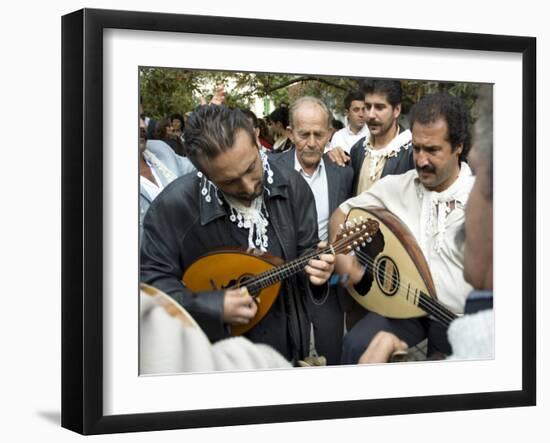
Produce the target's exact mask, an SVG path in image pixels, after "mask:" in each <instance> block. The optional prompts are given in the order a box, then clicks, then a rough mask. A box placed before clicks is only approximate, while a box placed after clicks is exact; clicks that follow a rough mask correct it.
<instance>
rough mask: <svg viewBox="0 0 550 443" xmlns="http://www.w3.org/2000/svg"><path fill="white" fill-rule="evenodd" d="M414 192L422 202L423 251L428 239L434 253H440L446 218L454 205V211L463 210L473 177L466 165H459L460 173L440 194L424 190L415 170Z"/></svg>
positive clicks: (421, 234) (421, 228)
mask: <svg viewBox="0 0 550 443" xmlns="http://www.w3.org/2000/svg"><path fill="white" fill-rule="evenodd" d="M414 182H415V185H416V192H417V195H418V197H419V199H420V200H421V201H422V210H421V216H420V217H421V220H420V243H421V245H422V246H423V248H422V249H423V250H424V251H427V249H426V245H427V243H428V240H429V239H430V238H433V240H434V241H433V247H434V249H435V250H436V252H438V253H441V248H442V247H443V244H444V241H445V231H446V230H447V216H448V215H449V214H450V212H451V210H452V208H453V205H452V203H454V209H459V208H460V209H464V207H465V206H466V202H467V200H468V196H469V194H470V191H471V189H472V186H473V184H474V176H473V175H472V171H471V169H470V167H469V166H468V164H466V163H465V162H462V163H461V164H460V172H459V174H458V177H457V179H456V180H455V181H454V182H453V184H452V185H451V186H449V187H448V188H447V189H445V190H444V191H442V192H436V191H430V190H429V189H426V187H424V185H423V184H422V183H421V182H420V179H419V178H418V171H416V170H415V179H414Z"/></svg>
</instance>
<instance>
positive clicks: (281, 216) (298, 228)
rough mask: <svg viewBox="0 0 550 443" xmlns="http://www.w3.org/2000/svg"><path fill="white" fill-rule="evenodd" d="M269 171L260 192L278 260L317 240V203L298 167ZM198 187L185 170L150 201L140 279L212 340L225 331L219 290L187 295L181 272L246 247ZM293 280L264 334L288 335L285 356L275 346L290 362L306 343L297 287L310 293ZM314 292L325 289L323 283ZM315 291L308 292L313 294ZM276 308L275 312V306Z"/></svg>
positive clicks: (221, 210)
mask: <svg viewBox="0 0 550 443" xmlns="http://www.w3.org/2000/svg"><path fill="white" fill-rule="evenodd" d="M271 168H272V170H273V173H274V175H273V183H272V184H267V183H266V187H267V189H268V191H269V192H264V196H265V198H266V206H267V210H268V213H269V222H270V224H271V225H272V226H273V228H274V230H275V233H276V237H277V240H278V242H279V244H280V247H281V249H282V251H283V257H282V258H283V259H284V260H285V261H288V260H292V259H294V258H297V257H299V256H302V255H304V254H305V253H307V252H308V251H310V250H312V249H313V248H315V247H316V245H317V243H318V241H319V240H318V233H317V212H316V209H315V200H314V198H313V194H312V192H311V190H310V188H309V186H308V185H307V183H306V182H305V181H304V180H303V179H302V178H301V177H300V176H299V174H298V173H296V171H294V170H284V169H281V168H279V167H278V166H277V165H275V164H274V163H273V162H271ZM199 185H200V180H199V178H198V177H197V176H196V174H195V173H191V174H188V175H185V176H183V177H180V178H178V179H177V180H175V181H174V182H172V183H171V184H170V185H169V186H168V187H166V188H165V189H164V190H163V192H162V193H161V194H160V195H159V196H158V197H157V198H156V199H155V200H154V201H153V203H152V205H151V207H150V208H149V210H148V212H147V214H146V216H145V219H144V224H143V238H142V243H141V280H142V281H143V282H145V283H149V284H151V285H152V286H155V287H157V288H159V289H161V290H162V291H164V292H166V293H167V294H168V295H170V296H172V297H173V298H174V299H175V300H176V301H178V302H179V303H180V304H181V305H182V306H183V307H184V308H185V309H187V310H188V311H189V312H190V313H191V315H192V316H193V317H194V318H195V320H196V321H197V322H198V323H199V325H200V326H201V327H202V329H203V330H204V332H205V333H206V334H207V335H208V337H209V338H210V340H211V341H216V340H219V339H221V338H224V337H226V336H228V330H227V328H226V325H224V323H223V320H222V315H223V291H211V292H202V293H200V295H197V294H193V293H191V292H190V291H189V290H188V289H187V288H186V287H185V286H184V285H183V284H182V282H181V278H182V275H183V273H184V271H185V269H186V268H187V267H188V266H189V265H191V264H192V263H193V262H194V261H195V260H196V259H197V258H199V257H200V256H202V255H204V254H205V253H207V252H211V251H213V250H215V249H219V248H224V247H228V246H246V245H237V244H235V239H234V237H233V236H231V234H230V229H229V228H230V227H231V226H229V224H231V221H229V218H228V215H227V212H226V209H225V208H224V207H223V206H222V205H220V204H219V203H218V201H217V199H216V198H215V196H213V198H212V200H211V202H210V203H207V202H206V201H205V199H204V198H203V197H202V196H201V194H200V189H199ZM271 242H272V240H271V239H270V244H271ZM268 249H269V248H268ZM298 280H300V281H301V282H300V285H299V286H298V287H299V288H300V289H299V291H296V290H295V289H296V287H297V285H296V283H297V282H296V281H293V280H290V281H287V284H286V285H285V286H284V289H283V291H282V292H281V294H280V295H279V297H278V299H281V298H284V299H285V300H284V302H285V307H284V311H283V312H282V314H280V315H279V317H280V322H281V323H282V322H284V323H286V324H281V325H280V328H281V329H279V330H278V331H270V333H271V334H285V333H286V334H288V335H289V336H290V337H289V338H287V339H286V340H287V341H290V343H291V345H290V348H291V354H289V353H288V352H285V351H284V350H282V349H278V350H279V351H280V352H282V353H283V355H285V354H286V355H285V356H286V357H287V358H288V359H296V358H303V357H304V356H305V355H306V353H307V347H308V346H309V323H308V320H307V315H306V313H305V310H304V308H303V290H305V291H311V288H310V285H309V284H307V283H305V282H306V281H308V280H307V277H306V276H305V274H304V273H301V274H300V275H299V278H298ZM318 290H326V286H321V287H319V289H318ZM318 290H316V289H314V292H317V291H318ZM298 292H300V295H299V294H298ZM274 309H277V307H276V305H275V304H274V305H273V307H272V310H274ZM270 314H271V312H270ZM268 315H269V314H268ZM263 321H264V320H262V322H263ZM262 322H260V323H259V324H258V325H257V326H255V328H253V330H254V329H257V328H258V327H259V326H261V325H262ZM271 328H272V329H273V327H271ZM285 331H286V332H285ZM266 333H267V332H264V335H265V334H266ZM251 339H252V340H253V341H254V339H253V338H251ZM261 341H264V340H261ZM264 342H269V340H266V341H264ZM275 347H276V348H277V346H276V345H275Z"/></svg>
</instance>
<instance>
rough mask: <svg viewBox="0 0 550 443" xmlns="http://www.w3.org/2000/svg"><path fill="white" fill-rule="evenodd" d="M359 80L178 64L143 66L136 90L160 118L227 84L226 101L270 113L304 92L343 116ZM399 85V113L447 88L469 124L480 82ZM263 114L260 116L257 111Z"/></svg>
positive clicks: (149, 111)
mask: <svg viewBox="0 0 550 443" xmlns="http://www.w3.org/2000/svg"><path fill="white" fill-rule="evenodd" d="M362 80H363V79H359V78H345V77H333V76H316V75H294V74H265V73H252V72H222V71H194V70H186V69H179V68H142V69H141V71H140V93H141V99H142V104H143V109H144V111H145V113H146V114H147V115H149V116H150V117H152V118H154V119H160V118H162V117H164V116H167V115H169V114H171V113H173V112H179V113H181V114H185V113H187V112H189V111H192V110H193V109H194V108H195V107H196V106H198V105H199V104H201V98H202V100H204V101H205V102H208V101H210V99H211V97H212V94H213V91H214V89H215V86H216V85H220V84H223V85H224V87H225V92H226V96H225V104H226V105H228V106H234V107H246V108H250V107H252V106H253V104H254V103H255V102H256V101H257V100H258V99H259V100H264V103H269V104H270V105H269V106H265V107H264V109H263V111H264V113H268V112H270V111H271V110H273V108H274V107H275V106H278V105H279V104H281V103H287V104H290V103H292V102H293V101H294V100H295V99H296V98H298V97H301V96H303V95H313V96H316V97H319V98H321V99H322V100H324V101H325V102H326V103H327V105H328V106H329V108H330V109H332V110H333V112H334V113H336V114H343V103H344V98H345V96H346V95H347V94H348V93H349V92H351V91H353V90H356V89H358V87H359V85H360V83H361V81H362ZM402 86H403V103H402V108H403V114H407V113H408V112H409V110H410V108H411V106H412V105H413V104H414V103H415V102H417V101H418V100H419V99H420V98H421V97H422V96H424V95H425V94H428V93H431V92H436V91H446V92H448V93H450V94H452V95H456V96H460V97H462V98H463V99H464V101H465V103H466V106H467V107H468V108H469V109H470V118H471V121H472V122H473V121H474V120H475V119H476V117H477V115H476V112H477V109H476V106H474V105H475V103H476V101H477V97H478V95H479V91H480V87H481V85H479V84H474V83H458V82H437V81H420V80H405V81H403V82H402ZM260 116H262V115H260Z"/></svg>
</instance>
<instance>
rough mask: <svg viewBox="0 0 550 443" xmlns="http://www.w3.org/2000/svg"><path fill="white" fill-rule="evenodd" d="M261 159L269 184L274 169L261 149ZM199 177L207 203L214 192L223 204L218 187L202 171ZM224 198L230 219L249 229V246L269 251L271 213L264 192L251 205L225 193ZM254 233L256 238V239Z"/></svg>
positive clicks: (202, 193) (271, 181)
mask: <svg viewBox="0 0 550 443" xmlns="http://www.w3.org/2000/svg"><path fill="white" fill-rule="evenodd" d="M259 153H260V159H261V161H262V169H263V171H264V174H265V175H266V176H267V177H266V181H267V183H269V184H272V183H273V171H272V170H271V166H270V164H269V160H268V157H267V155H266V154H265V152H263V151H262V150H260V151H259ZM197 177H199V179H200V180H201V183H200V188H201V195H202V196H203V197H204V200H205V201H206V202H207V203H210V202H211V201H212V197H211V194H212V193H214V194H215V196H216V200H217V201H218V203H219V204H220V205H222V204H223V201H222V200H221V198H220V195H219V193H218V191H219V190H218V187H217V186H216V185H215V184H214V183H213V182H211V181H210V180H209V179H208V178H207V177H206V176H205V175H204V174H203V173H202V172H200V171H198V172H197ZM265 190H266V192H267V193H268V194H269V193H270V192H271V191H270V189H269V188H268V187H267V186H266V187H265ZM222 195H223V198H224V199H225V201H226V202H227V203H228V205H229V211H230V215H229V220H230V221H231V222H233V223H235V224H236V225H237V226H238V227H239V228H243V229H248V247H249V248H260V249H261V250H262V251H264V252H265V251H267V246H268V241H269V239H268V237H267V226H268V225H269V222H268V218H269V214H268V212H267V208H266V206H265V202H264V197H263V194H262V195H260V196H258V197H257V198H256V199H255V200H254V201H253V202H252V204H251V205H250V207H248V206H245V205H243V204H241V203H240V202H238V201H237V200H234V199H232V198H231V197H228V196H227V195H225V194H223V192H222ZM254 233H255V234H256V235H255V239H254Z"/></svg>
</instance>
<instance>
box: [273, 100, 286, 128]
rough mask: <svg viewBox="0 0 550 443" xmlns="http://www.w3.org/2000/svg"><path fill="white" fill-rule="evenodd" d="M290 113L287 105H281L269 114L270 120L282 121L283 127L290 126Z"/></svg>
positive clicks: (274, 121)
mask: <svg viewBox="0 0 550 443" xmlns="http://www.w3.org/2000/svg"><path fill="white" fill-rule="evenodd" d="M288 116H289V114H288V107H287V106H279V107H278V108H277V109H275V111H273V112H272V113H271V114H269V120H271V121H272V122H273V123H277V122H281V124H282V125H283V128H285V129H286V128H287V127H288V123H289V117H288Z"/></svg>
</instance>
